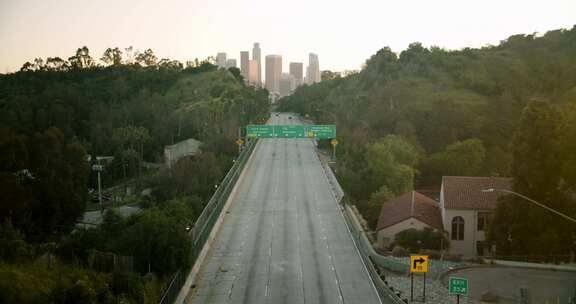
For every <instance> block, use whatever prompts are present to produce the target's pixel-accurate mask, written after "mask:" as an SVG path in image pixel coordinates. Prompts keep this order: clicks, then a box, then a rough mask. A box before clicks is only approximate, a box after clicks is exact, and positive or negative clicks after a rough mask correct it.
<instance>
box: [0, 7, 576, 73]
mask: <svg viewBox="0 0 576 304" xmlns="http://www.w3.org/2000/svg"><path fill="white" fill-rule="evenodd" d="M359 1H360V2H359V3H354V4H346V3H345V2H336V3H334V2H328V1H314V2H313V3H308V2H306V1H303V0H295V1H294V2H293V3H291V5H289V6H286V7H285V8H284V9H283V10H280V11H279V12H278V14H275V13H272V12H274V10H273V9H272V8H273V7H274V5H270V2H269V1H261V0H245V1H227V0H223V1H220V2H211V1H208V0H198V1H197V2H195V3H194V4H193V5H191V4H190V2H188V1H183V0H167V1H163V2H161V3H157V2H152V1H151V0H141V1H137V2H136V1H122V2H116V1H111V0H102V1H99V2H76V1H71V0H60V1H40V0H23V1H14V0H6V1H2V3H0V45H2V48H0V73H6V72H13V71H17V70H18V69H20V67H21V66H22V65H23V64H24V63H25V62H26V61H32V60H33V59H34V58H37V57H42V58H43V59H46V57H55V56H58V57H61V58H63V59H67V58H68V57H70V56H72V55H73V53H74V52H75V50H76V49H77V48H79V47H82V46H87V47H88V48H89V49H90V51H91V52H90V53H91V55H92V57H93V58H100V57H101V56H102V53H103V52H104V50H105V49H106V48H108V47H119V48H121V49H124V48H127V47H129V46H133V47H134V48H135V49H138V50H141V51H143V50H145V49H148V48H151V49H152V50H154V52H155V53H156V54H157V56H158V58H171V59H175V60H179V61H181V62H186V61H188V60H193V59H194V58H198V59H200V60H202V59H205V58H207V57H208V56H213V54H215V53H216V52H218V50H228V52H229V53H230V54H232V53H233V54H237V53H239V52H240V51H242V50H246V45H245V42H246V41H259V42H260V43H262V45H263V46H264V45H265V46H266V50H267V52H266V53H270V54H283V55H284V56H285V57H286V58H289V60H291V59H292V58H303V57H304V56H306V55H307V54H306V50H311V51H314V52H316V53H318V54H321V56H322V66H323V69H324V70H331V71H343V70H349V69H359V68H360V66H361V65H362V64H363V63H364V62H365V61H366V60H367V59H369V58H370V56H372V55H374V54H375V53H376V52H377V51H378V50H379V49H381V48H382V47H385V46H390V47H391V49H392V50H393V51H395V52H400V51H402V50H404V49H406V48H407V46H408V44H409V43H411V42H416V41H418V42H421V43H422V44H423V45H424V46H426V47H430V46H433V45H437V46H440V47H442V48H446V49H462V48H465V47H482V46H486V45H496V44H498V43H499V42H500V41H501V40H504V39H506V38H507V37H509V36H511V35H514V34H529V33H534V32H537V33H540V34H542V33H544V32H546V31H548V30H554V29H561V28H568V29H569V28H572V27H573V26H574V23H575V20H576V2H575V1H573V0H551V1H548V2H547V3H546V4H543V3H541V2H540V3H539V2H537V1H530V0H529V1H520V0H511V1H505V2H502V1H496V0H487V1H485V2H482V4H480V3H467V2H461V1H455V0H441V1H440V2H430V3H428V2H422V3H418V5H417V6H415V5H414V3H410V2H394V3H387V2H373V1H369V0H359ZM328 5H330V7H331V9H330V12H329V13H327V14H318V12H326V10H325V8H326V7H327V6H328ZM222 7H226V10H222V9H221V8H222ZM304 7H306V9H302V8H304ZM110 8H114V9H110ZM495 8H497V9H495ZM216 11H218V12H219V14H218V16H214V14H213V12H216ZM383 12H386V15H385V17H383V15H382V14H383ZM408 15H410V18H406V17H407V16H408ZM141 16H151V17H153V18H148V19H145V20H144V19H142V17H141ZM293 16H298V20H299V22H298V23H297V24H293V23H286V24H283V23H281V22H280V23H279V22H278V20H281V19H283V18H284V19H286V20H289V18H292V17H293ZM487 17H488V18H487ZM224 19H226V20H228V22H221V20H224ZM414 20H418V22H414ZM230 24H242V25H243V26H232V27H230V26H229V25H230ZM268 24H275V26H273V27H271V26H266V25H268ZM309 24H330V26H323V27H319V26H317V27H310V26H309ZM246 29H250V30H246ZM287 63H288V60H286V64H287ZM283 68H284V69H287V68H288V66H287V65H286V66H284V67H283Z"/></svg>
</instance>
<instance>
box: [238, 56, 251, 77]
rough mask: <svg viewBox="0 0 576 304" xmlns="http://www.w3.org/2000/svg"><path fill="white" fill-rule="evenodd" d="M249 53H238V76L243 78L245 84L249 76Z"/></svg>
mask: <svg viewBox="0 0 576 304" xmlns="http://www.w3.org/2000/svg"><path fill="white" fill-rule="evenodd" d="M249 61H250V52H249V51H242V52H240V74H242V77H244V80H245V81H246V82H249V80H248V78H249V75H250V71H249V68H250V62H249Z"/></svg>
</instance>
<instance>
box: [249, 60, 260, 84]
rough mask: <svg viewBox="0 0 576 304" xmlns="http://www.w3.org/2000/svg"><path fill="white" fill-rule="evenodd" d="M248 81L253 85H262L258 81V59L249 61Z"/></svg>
mask: <svg viewBox="0 0 576 304" xmlns="http://www.w3.org/2000/svg"><path fill="white" fill-rule="evenodd" d="M246 79H247V81H248V83H249V84H251V85H253V86H256V87H258V86H260V84H259V83H258V62H257V61H256V60H250V61H248V78H246Z"/></svg>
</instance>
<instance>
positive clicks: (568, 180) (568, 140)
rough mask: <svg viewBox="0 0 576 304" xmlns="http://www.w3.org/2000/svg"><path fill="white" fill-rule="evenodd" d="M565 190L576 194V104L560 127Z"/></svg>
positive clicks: (567, 112)
mask: <svg viewBox="0 0 576 304" xmlns="http://www.w3.org/2000/svg"><path fill="white" fill-rule="evenodd" d="M560 134H561V137H560V149H561V154H560V159H561V161H562V165H561V167H562V178H563V181H564V184H563V188H565V189H566V190H567V191H572V192H576V104H572V105H570V106H569V107H568V109H567V111H566V114H565V115H564V117H563V119H562V124H561V126H560Z"/></svg>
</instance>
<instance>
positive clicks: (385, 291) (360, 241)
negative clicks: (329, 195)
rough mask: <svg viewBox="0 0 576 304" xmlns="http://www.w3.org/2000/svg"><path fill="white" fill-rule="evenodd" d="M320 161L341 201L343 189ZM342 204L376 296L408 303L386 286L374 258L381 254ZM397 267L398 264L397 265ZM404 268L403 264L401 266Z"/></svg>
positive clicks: (391, 301)
mask: <svg viewBox="0 0 576 304" xmlns="http://www.w3.org/2000/svg"><path fill="white" fill-rule="evenodd" d="M321 163H322V168H323V169H324V172H325V173H326V177H327V178H328V182H329V183H330V186H331V187H332V191H333V193H334V197H335V198H336V201H337V202H338V203H340V204H341V203H342V198H343V197H344V191H343V190H342V187H341V186H340V184H339V183H338V180H337V179H336V176H335V175H334V173H333V172H332V169H331V168H330V167H329V166H328V164H326V163H325V162H321ZM342 206H343V210H344V211H343V215H344V219H345V222H346V225H347V226H348V228H349V230H350V233H351V235H352V238H353V240H354V243H355V244H356V247H357V248H358V251H359V252H360V257H361V258H362V260H363V261H364V265H366V269H367V270H368V274H369V275H370V279H371V280H372V282H373V283H374V287H375V288H376V291H377V292H378V296H380V299H381V300H382V301H383V303H387V304H388V303H392V304H405V303H408V302H407V301H405V300H403V299H402V298H400V294H399V293H398V294H397V293H395V292H394V290H393V289H392V287H390V286H388V284H387V282H386V278H385V277H384V274H383V273H381V272H380V270H379V268H378V265H379V263H377V262H376V261H375V260H376V259H380V258H381V257H383V256H380V255H379V254H378V253H376V251H374V248H372V245H371V244H370V241H369V240H368V238H367V237H366V234H365V233H364V230H363V229H362V228H361V226H360V224H359V223H358V221H357V219H356V217H355V215H354V214H353V213H352V211H351V210H350V207H348V206H346V205H344V204H342ZM398 267H399V266H398ZM403 267H404V268H405V266H403Z"/></svg>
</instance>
